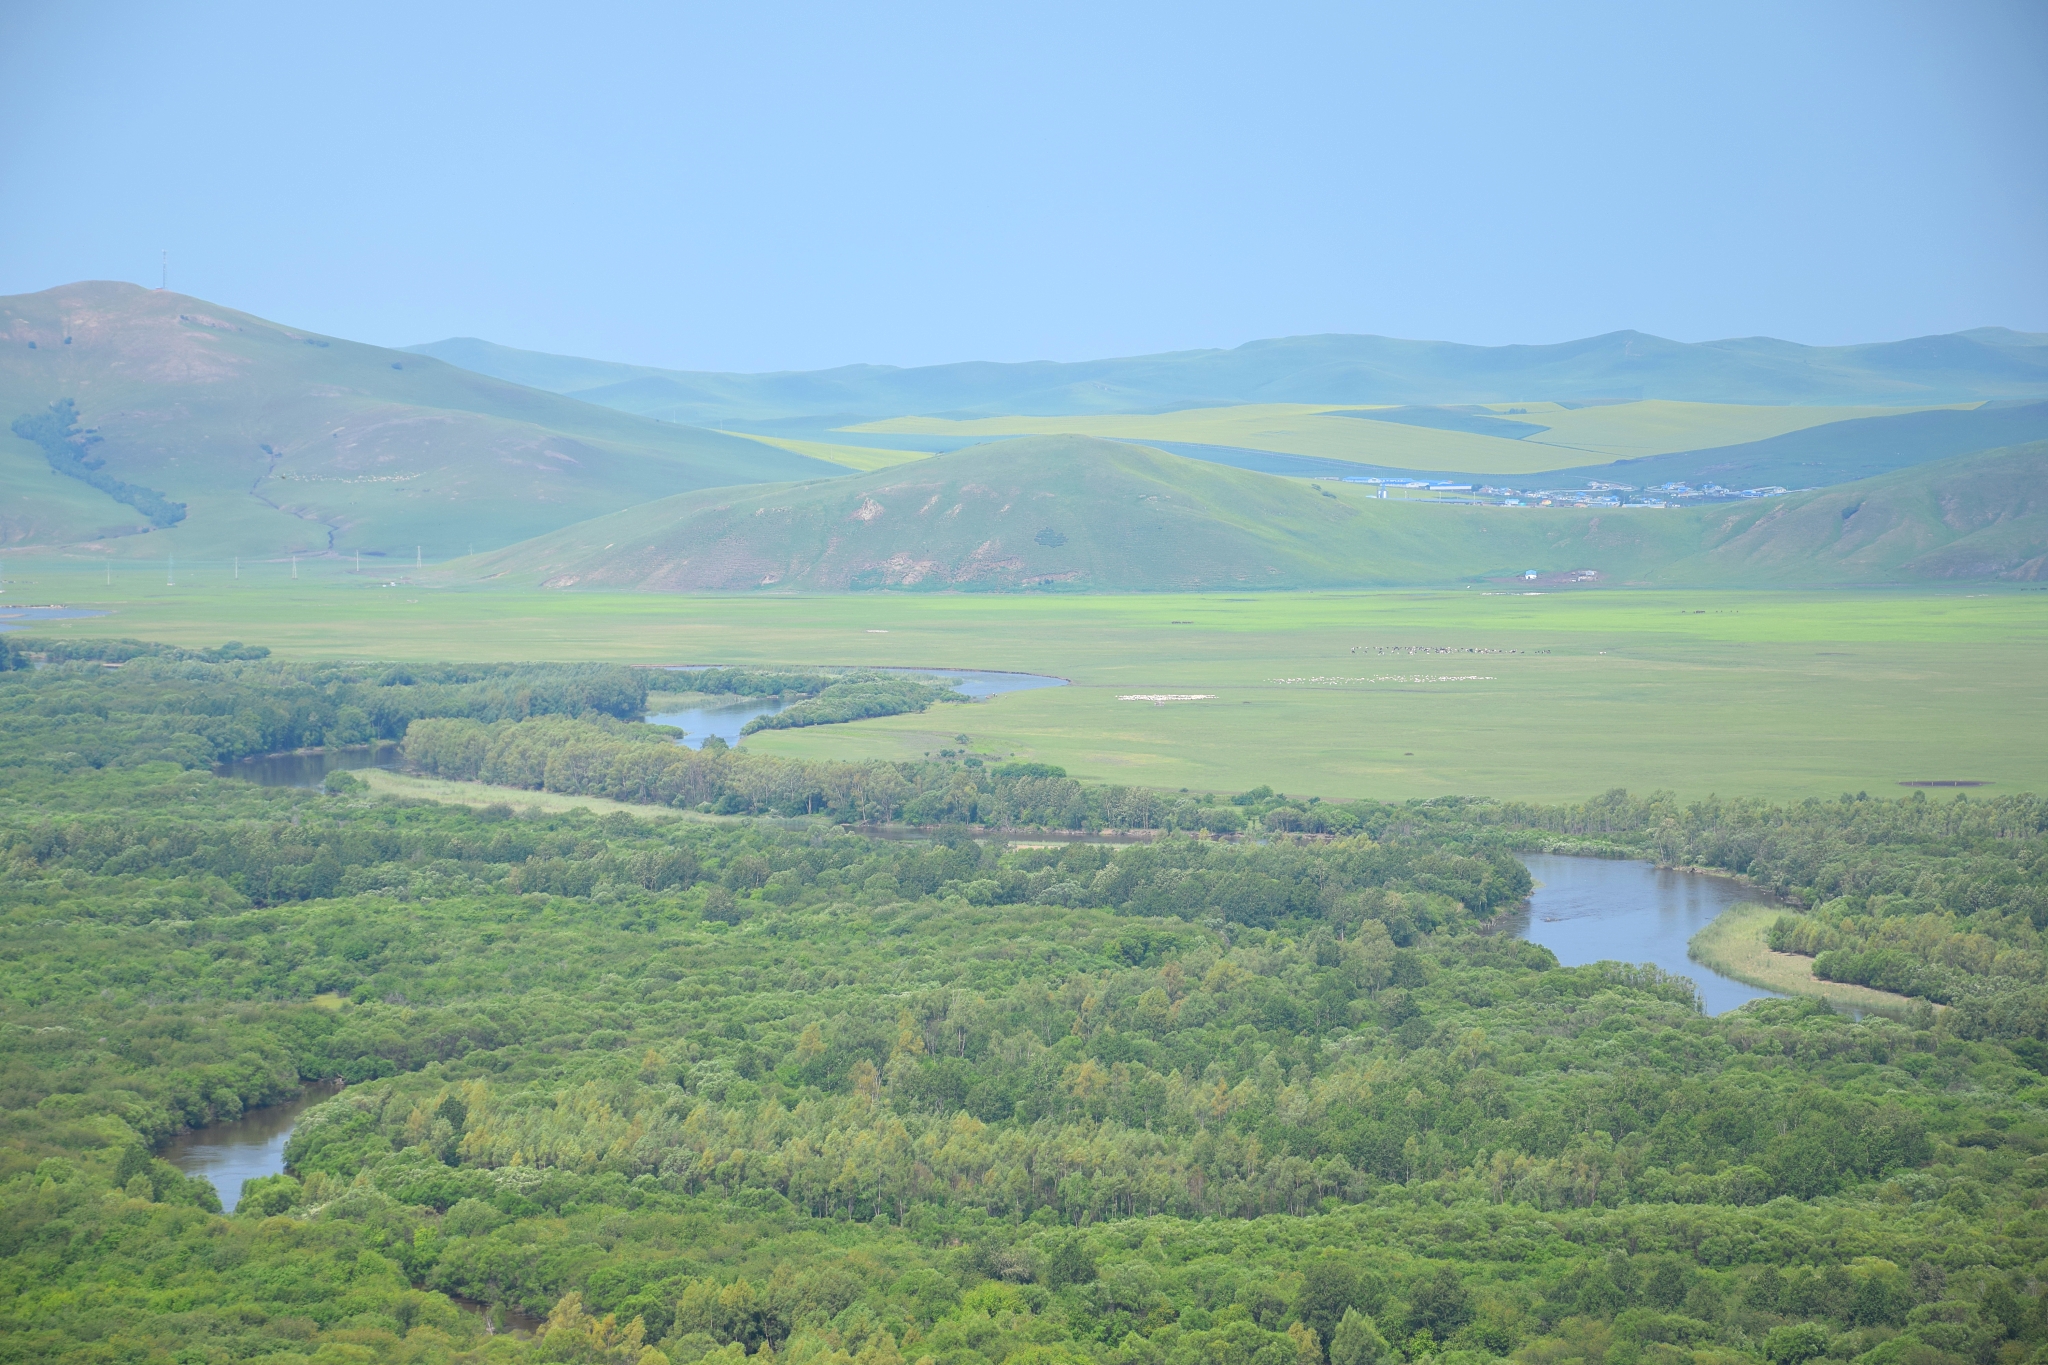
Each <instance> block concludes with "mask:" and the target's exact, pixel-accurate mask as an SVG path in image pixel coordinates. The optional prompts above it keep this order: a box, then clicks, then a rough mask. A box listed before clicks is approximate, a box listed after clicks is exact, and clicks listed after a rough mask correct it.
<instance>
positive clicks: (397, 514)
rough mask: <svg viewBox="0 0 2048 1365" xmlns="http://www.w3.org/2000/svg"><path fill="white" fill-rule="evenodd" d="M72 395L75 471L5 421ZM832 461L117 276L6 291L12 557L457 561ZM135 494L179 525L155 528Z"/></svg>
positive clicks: (65, 446)
mask: <svg viewBox="0 0 2048 1365" xmlns="http://www.w3.org/2000/svg"><path fill="white" fill-rule="evenodd" d="M63 400H70V401H71V402H72V403H73V404H75V406H76V413H77V417H78V429H77V430H76V431H75V432H73V433H71V434H70V439H69V440H63V439H53V440H52V442H51V444H52V445H53V446H54V448H55V458H56V459H57V460H58V462H59V463H62V464H64V465H66V466H67V467H68V466H74V465H75V466H77V468H74V469H73V470H72V473H73V474H74V475H78V477H72V476H67V475H66V474H63V473H59V472H57V471H56V470H55V469H54V468H53V464H52V457H51V455H50V454H48V453H46V451H45V450H44V449H42V448H40V447H39V446H38V445H37V444H36V443H34V442H33V441H32V440H28V439H23V438H22V437H21V436H19V435H17V434H14V433H12V432H10V431H9V430H8V427H9V424H10V423H13V422H14V421H16V419H19V418H27V419H30V420H32V421H42V420H44V419H46V417H47V415H48V414H49V410H50V405H51V404H52V403H53V402H61V401H63ZM95 438H96V439H95ZM78 456H83V460H82V461H81V460H79V459H78V458H77V457H78ZM95 466H96V467H95ZM830 468H831V467H830V466H826V465H822V464H819V463H817V462H815V461H813V460H810V459H807V458H805V457H804V456H801V455H798V454H795V453H792V452H789V451H784V450H780V449H776V448H773V447H769V446H765V445H762V444H761V443H759V442H755V441H751V440H747V439H744V438H740V437H734V436H728V435H724V434H722V433H717V432H707V431H698V430H692V429H689V428H685V427H677V426H673V425H668V424H664V423H660V422H655V421H650V420H648V419H645V418H640V417H635V416H632V415H629V414H626V413H621V412H617V411H613V410H610V409H607V408H602V407H596V406H593V405H590V404H587V403H582V402H578V401H576V400H573V399H568V398H564V397H562V396H560V395H557V394H553V393H546V392H541V391H539V390H535V389H529V388H521V387H519V386H517V385H514V384H509V383H506V382H504V381H502V380H497V379H491V378H488V377H485V376H483V375H479V374H475V373H472V372H469V371H465V370H461V369H458V368H456V367H454V366H451V365H446V364H443V363H441V362H439V361H436V360H432V359H427V358H422V357H419V356H414V355H410V354H407V353H405V352H400V351H390V350H385V349H383V348H380V347H375V346H363V345H358V344H356V343H354V342H348V341H341V340H337V339H335V338H331V337H323V336H317V335H313V334H310V333H307V332H304V331H301V330H298V329H295V328H290V327H286V326H283V325H281V324H278V323H273V322H268V321H265V320H264V319H262V318H257V317H252V316H250V315H249V314H246V313H239V312H235V311H233V310H231V309H226V308H221V307H219V306H217V305H214V304H211V303H207V302H204V301H203V300H198V299H192V298H188V297H186V296H184V295H180V294H171V293H163V292H159V291H152V290H145V289H141V288H138V287H136V286H134V285H127V284H112V283H104V282H102V283H87V284H78V285H69V286H65V287H63V288H60V289H52V290H47V291H45V292H43V293H40V294H30V295H21V296H17V297H12V298H5V299H0V544H4V545H5V546H7V547H8V548H10V549H16V550H18V549H19V548H21V547H23V546H41V547H50V546H63V545H75V544H78V543H81V542H85V543H89V544H90V545H91V546H92V548H94V549H96V550H99V551H103V552H106V553H112V554H115V555H138V556H151V557H155V556H158V555H163V554H166V553H176V554H178V555H180V556H181V557H188V558H194V559H196V558H201V557H224V556H226V555H229V554H239V555H243V556H252V557H259V556H278V555H284V554H289V553H299V554H318V553H324V552H328V551H333V552H337V553H344V554H347V553H353V552H356V551H360V552H361V553H362V554H364V555H366V556H371V557H383V556H389V557H392V558H399V559H403V560H405V561H407V562H410V560H411V559H412V557H413V554H414V547H415V546H416V545H418V546H423V547H424V552H425V554H426V555H427V556H429V557H436V558H446V557H449V556H452V555H456V554H461V553H464V552H465V551H466V549H467V548H468V547H469V546H470V545H471V544H474V545H476V546H478V547H483V546H487V545H502V544H505V543H507V542H510V541H515V540H519V539H521V538H524V537H527V536H531V535H535V534H538V533H540V532H542V531H546V530H549V529H552V528H554V527H558V526H562V525H566V524H569V523H572V522H575V521H579V520H582V519H584V518H587V517H590V516H595V515H598V514H600V513H603V512H608V511H612V510H614V509H617V508H620V507H625V506H629V505H632V504H634V503H638V502H644V501H646V500H648V499H650V498H659V497H662V496H665V495H668V494H672V493H676V492H680V491H682V490H685V489H691V488H703V487H708V486H713V485H720V484H734V483H743V482H746V481H749V480H757V479H789V478H797V477H802V476H804V475H805V474H807V473H811V472H815V471H820V470H828V469H830ZM87 475H91V476H95V477H96V478H97V479H98V481H99V482H100V483H101V484H102V485H104V486H110V487H115V488H119V487H120V486H121V485H126V486H127V487H128V488H129V489H130V490H131V493H130V494H129V501H128V502H126V503H124V502H123V501H121V500H120V498H119V497H118V496H110V495H109V493H108V492H106V491H103V489H102V488H95V487H93V486H92V485H91V484H90V483H89V482H87V481H86V478H85V477H84V476H87ZM132 490H147V491H148V493H150V494H154V495H160V504H152V505H158V506H159V507H162V506H168V507H173V508H174V507H175V506H176V505H178V504H182V505H183V509H184V511H183V515H182V517H179V516H177V515H176V514H175V512H169V513H164V512H161V511H159V514H158V515H157V516H156V517H155V519H154V521H152V518H151V517H150V516H149V515H148V514H147V512H146V511H145V510H143V508H142V507H141V506H140V504H143V503H147V502H148V499H147V498H146V497H145V496H143V495H142V494H139V493H134V492H132Z"/></svg>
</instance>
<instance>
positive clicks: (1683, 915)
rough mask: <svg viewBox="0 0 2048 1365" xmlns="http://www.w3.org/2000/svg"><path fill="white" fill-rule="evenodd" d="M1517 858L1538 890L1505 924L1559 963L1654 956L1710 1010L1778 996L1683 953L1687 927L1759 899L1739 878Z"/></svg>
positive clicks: (1624, 863) (1608, 862)
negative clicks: (1683, 979) (1693, 988)
mask: <svg viewBox="0 0 2048 1365" xmlns="http://www.w3.org/2000/svg"><path fill="white" fill-rule="evenodd" d="M1522 863H1523V865H1524V866H1526V867H1527V868H1528V869H1529V875H1530V876H1532V877H1534V878H1535V879H1536V891H1535V894H1533V895H1532V896H1530V897H1529V908H1528V909H1527V910H1524V911H1521V912H1520V913H1518V914H1516V915H1515V916H1514V917H1513V918H1512V919H1511V920H1510V921H1509V925H1508V927H1509V931H1510V932H1512V933H1513V934H1515V935H1516V936H1517V937H1518V938H1525V939H1527V940H1529V942H1531V943H1540V944H1542V945H1543V946H1544V947H1546V948H1548V949H1550V951H1551V952H1553V953H1555V954H1557V960H1558V961H1559V962H1560V963H1562V964H1564V965H1565V966H1567V967H1583V966H1586V965H1587V964H1589V963H1593V962H1627V963H1643V962H1648V963H1652V964H1654V965H1656V966H1658V967H1660V968H1662V969H1663V970H1665V971H1667V972H1671V973H1673V974H1674V975H1677V976H1689V977H1691V978H1692V979H1693V982H1694V984H1695V985H1697V986H1698V987H1699V993H1700V1001H1701V1003H1702V1004H1703V1005H1704V1006H1705V1007H1706V1011H1707V1013H1708V1014H1725V1013H1727V1012H1728V1011H1729V1010H1732V1009H1734V1008H1736V1007H1737V1006H1739V1005H1743V1004H1746V1003H1748V1002H1749V1001H1751V1000H1774V999H1780V998H1782V997H1780V996H1779V995H1778V993H1777V992H1776V991H1766V990H1759V989H1758V988H1757V987H1755V986H1751V985H1747V984H1745V983H1744V982H1741V981H1737V980H1735V979H1734V978H1733V977H1728V976H1723V975H1721V974H1720V973H1719V972H1717V971H1715V970H1713V969H1712V968H1711V967H1708V966H1706V965H1705V964H1704V963H1700V962H1695V961H1693V960H1692V959H1691V958H1690V957H1688V956H1687V953H1686V945H1687V944H1688V943H1689V942H1690V941H1691V940H1692V937H1693V935H1695V934H1697V933H1699V931H1700V930H1702V929H1704V928H1706V927H1707V926H1708V925H1709V924H1711V923H1713V921H1714V917H1715V916H1716V915H1718V914H1720V913H1721V912H1722V911H1723V910H1726V909H1727V908H1728V907H1730V906H1732V905H1736V904H1738V903H1740V902H1742V901H1753V900H1755V899H1757V896H1756V893H1755V892H1753V891H1748V890H1745V888H1744V887H1743V886H1742V884H1741V883H1739V882H1736V881H1734V880H1733V879H1731V878H1728V877H1708V876H1704V875H1702V874H1700V873H1697V872H1674V871H1672V870H1671V869H1669V868H1660V867H1656V866H1654V865H1652V864H1650V863H1644V862H1635V861H1628V860H1623V859H1618V858H1570V857H1562V856H1558V855H1556V854H1530V855H1528V856H1526V857H1524V858H1523V859H1522Z"/></svg>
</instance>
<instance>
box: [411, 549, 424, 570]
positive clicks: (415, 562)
mask: <svg viewBox="0 0 2048 1365" xmlns="http://www.w3.org/2000/svg"><path fill="white" fill-rule="evenodd" d="M422 562H423V561H422V560H421V559H420V547H419V546H417V545H415V546H413V547H412V566H413V567H414V568H415V569H417V568H419V567H420V565H421V564H422Z"/></svg>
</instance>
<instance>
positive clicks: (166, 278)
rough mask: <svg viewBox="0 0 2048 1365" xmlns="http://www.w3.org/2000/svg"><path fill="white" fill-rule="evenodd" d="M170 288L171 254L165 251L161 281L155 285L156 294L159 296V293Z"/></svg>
mask: <svg viewBox="0 0 2048 1365" xmlns="http://www.w3.org/2000/svg"><path fill="white" fill-rule="evenodd" d="M170 287H171V253H170V252H168V251H166V252H165V253H164V273H163V279H162V280H161V281H160V282H159V283H158V284H157V287H156V292H157V293H159V294H161V293H163V292H164V291H165V290H167V289H169V288H170Z"/></svg>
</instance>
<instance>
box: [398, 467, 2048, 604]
mask: <svg viewBox="0 0 2048 1365" xmlns="http://www.w3.org/2000/svg"><path fill="white" fill-rule="evenodd" d="M2044 494H2048V442H2037V443H2034V444H2031V445H2027V446H2021V447H2017V448H2013V449H2005V450H1997V451H1988V452H1980V453H1977V454H1972V455H1965V456H1959V457H1952V458H1950V459H1946V460H1938V461H1933V462H1929V463H1924V464H1920V465H1917V466H1914V467H1912V468H1909V469H1904V470H1900V471H1897V472H1895V473H1892V474H1887V475H1883V476H1880V477H1878V478H1874V479H1867V480H1862V481H1859V482H1856V483H1851V484H1844V485H1841V486H1839V487H1835V488H1829V489H1825V490H1821V491H1818V492H1812V493H1804V494H1795V495H1792V496H1790V497H1783V498H1773V499H1764V500H1758V501H1754V502H1748V503H1743V504H1737V505H1728V504H1723V505H1720V506H1714V507H1701V508H1690V509H1671V508H1630V509H1626V510H1624V509H1617V508H1586V509H1573V508H1566V507H1555V508H1538V507H1520V508H1507V507H1477V506H1449V505H1428V506H1416V505H1412V504H1403V503H1399V502H1383V501H1379V500H1377V499H1375V498H1373V497H1372V496H1371V495H1370V494H1369V493H1367V492H1366V491H1365V490H1363V489H1360V488H1358V487H1356V486H1344V485H1334V486H1332V487H1325V488H1318V487H1316V486H1314V485H1311V484H1309V483H1306V482H1303V481H1300V480H1293V479H1277V478H1273V477H1271V476H1269V475H1264V474H1257V473H1251V472H1248V471H1244V470H1238V469H1231V468H1228V467H1226V466H1222V465H1217V464H1212V463H1207V462H1202V461H1196V460H1188V459H1183V458H1181V457H1179V456H1175V455H1170V454H1167V453H1165V452H1162V451H1158V450H1153V449H1150V448H1147V447H1144V446H1138V445H1131V444H1125V443H1122V442H1115V441H1103V440H1097V439H1094V438H1091V437H1085V436H1036V437H1023V438H1020V439H1017V440H1012V441H1004V442H997V443H993V444H988V445H978V446H974V447H971V448H969V449H966V450H961V451H957V452H954V453H952V454H946V455H936V456H933V457H931V458H930V459H926V460H921V461H918V462H915V463H912V464H906V465H898V466H895V467H893V468H889V469H883V470H878V471H875V472H872V473H867V474H859V475H852V476H848V477H845V478H840V479H833V480H829V481H823V482H815V483H805V484H785V485H770V486H757V487H750V488H730V489H718V490H715V491H708V492H701V493H687V494H681V495H678V496H676V497H672V498H665V499H662V500H661V501H658V502H652V503H648V504H645V505H644V506H640V507H634V508H630V509H628V510H626V511H623V512H617V513H613V514H611V515H609V516H605V517H599V518H596V519H594V520H592V521H589V522H585V523H582V524H580V525H577V526H572V527H569V528H566V529H564V530H561V531H555V532H551V533H549V534H547V535H544V536H540V537H537V538H535V539H534V540H531V541H528V542H525V543H523V544H519V545H514V546H509V547H507V548H506V549H503V550H499V551H496V552H493V553H491V554H488V555H478V556H476V557H475V558H474V559H471V560H465V561H462V562H459V563H457V564H453V565H449V566H447V568H446V569H444V570H442V571H441V573H440V575H439V576H440V577H441V578H442V580H443V581H449V582H466V581H479V580H481V581H498V582H506V583H511V584H517V585H520V586H528V587H552V588H576V589H609V590H621V589H626V590H634V589H637V590H653V591H667V592H790V591H813V592H844V591H861V590H875V589H895V590H899V591H944V590H951V591H1019V590H1039V591H1072V592H1085V591H1116V592H1144V591H1185V590H1200V589H1213V588H1221V589H1247V588H1268V589H1272V588H1337V587H1370V586H1395V585H1406V584H1444V583H1457V582H1466V583H1474V584H1482V583H1485V582H1487V581H1489V580H1508V579H1512V578H1514V577H1516V576H1517V575H1519V574H1520V573H1522V572H1524V571H1525V570H1527V569H1530V568H1534V569H1536V570H1537V571H1538V573H1539V574H1540V575H1543V576H1545V577H1547V578H1551V579H1556V578H1560V577H1563V576H1568V575H1570V574H1572V573H1573V572H1575V571H1579V570H1591V571H1593V572H1594V573H1595V574H1597V575H1598V579H1597V581H1601V582H1606V583H1610V584H1614V583H1660V584H1698V585H1713V586H1723V587H1727V586H1769V585H1777V586H1818V585H1831V584H1884V583H1910V582H1925V581H1940V580H1998V579H2005V580H2012V581H2039V580H2041V579H2043V578H2044V577H2048V506H2044Z"/></svg>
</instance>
